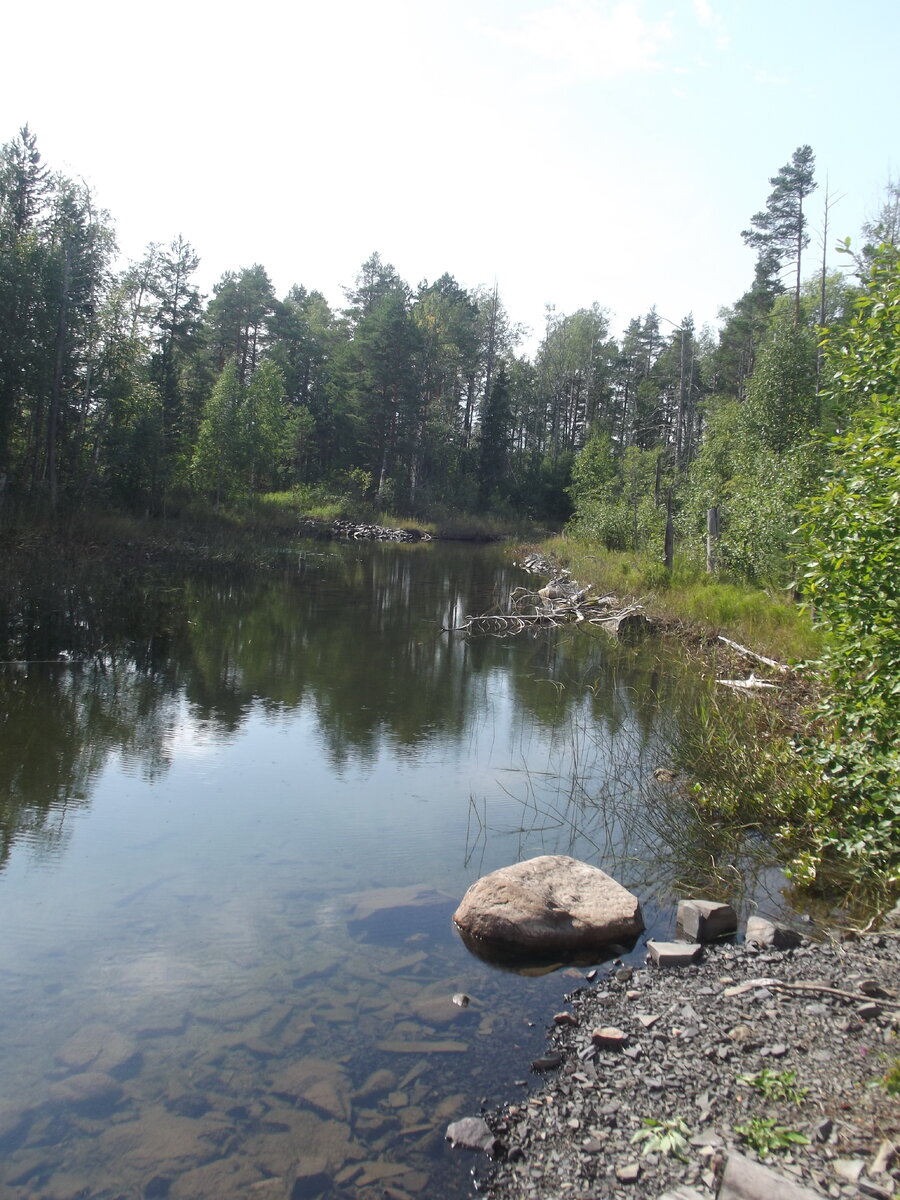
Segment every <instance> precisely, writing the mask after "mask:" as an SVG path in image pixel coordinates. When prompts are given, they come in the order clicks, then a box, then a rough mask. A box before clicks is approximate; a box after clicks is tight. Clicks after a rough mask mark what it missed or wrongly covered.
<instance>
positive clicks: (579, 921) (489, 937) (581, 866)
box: [453, 854, 644, 953]
mask: <svg viewBox="0 0 900 1200" xmlns="http://www.w3.org/2000/svg"><path fill="white" fill-rule="evenodd" d="M453 920H454V922H455V923H456V926H457V928H458V929H459V930H460V931H461V932H462V934H463V935H464V936H465V937H466V938H475V939H481V940H484V941H486V942H492V943H495V944H497V943H500V944H505V945H510V946H515V947H517V948H519V949H522V950H525V951H534V952H537V953H540V952H546V951H554V950H585V949H589V948H594V947H598V948H599V947H601V946H605V945H608V944H609V943H611V942H628V941H629V940H631V939H633V938H636V937H637V935H638V934H639V933H640V932H641V930H642V929H643V928H644V921H643V918H642V917H641V906H640V904H639V902H638V900H637V897H636V896H633V895H632V894H631V893H630V892H629V891H627V890H626V889H625V888H623V887H622V885H621V884H619V883H616V881H615V880H614V879H612V878H611V877H610V876H609V875H607V874H605V872H603V871H600V870H598V868H597V867H592V866H590V865H589V864H588V863H583V862H579V861H578V859H575V858H569V857H568V856H567V855H564V854H543V855H541V856H540V858H531V859H528V860H527V861H526V862H520V863H516V864H515V865H514V866H511V867H502V868H501V869H500V870H499V871H494V872H492V873H491V874H490V875H485V876H484V877H483V878H481V879H479V880H478V881H477V883H473V884H472V886H471V887H470V888H469V890H468V891H467V892H466V894H465V896H463V899H462V903H461V904H460V906H459V908H458V909H457V910H456V912H455V913H454V914H453Z"/></svg>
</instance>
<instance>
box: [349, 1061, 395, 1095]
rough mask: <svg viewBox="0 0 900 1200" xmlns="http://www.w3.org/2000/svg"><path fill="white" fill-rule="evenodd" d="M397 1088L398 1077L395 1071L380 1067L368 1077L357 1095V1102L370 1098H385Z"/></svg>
mask: <svg viewBox="0 0 900 1200" xmlns="http://www.w3.org/2000/svg"><path fill="white" fill-rule="evenodd" d="M396 1086H397V1076H396V1075H395V1074H394V1072H393V1071H388V1070H387V1069H386V1068H385V1067H380V1068H379V1069H378V1070H377V1071H373V1072H372V1073H371V1075H369V1076H368V1078H367V1079H366V1081H365V1082H364V1083H363V1085H362V1087H361V1088H359V1089H358V1091H357V1093H356V1098H357V1100H368V1099H369V1097H370V1096H383V1095H385V1094H386V1093H387V1092H392V1091H393V1090H394V1089H395V1088H396Z"/></svg>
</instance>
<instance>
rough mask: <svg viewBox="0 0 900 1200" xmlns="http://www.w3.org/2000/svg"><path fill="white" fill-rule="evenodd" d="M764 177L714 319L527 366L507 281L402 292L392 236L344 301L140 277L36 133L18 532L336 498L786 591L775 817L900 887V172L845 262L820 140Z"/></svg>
mask: <svg viewBox="0 0 900 1200" xmlns="http://www.w3.org/2000/svg"><path fill="white" fill-rule="evenodd" d="M768 187H769V189H770V190H769V193H768V196H767V198H766V199H765V200H764V204H763V207H762V208H760V209H759V210H758V211H756V212H755V213H753V214H752V215H751V216H749V217H748V226H747V228H746V229H745V230H743V231H736V232H735V236H736V237H737V236H740V237H742V238H743V239H744V241H745V243H746V244H747V245H748V246H749V247H751V248H752V249H754V250H755V251H756V265H755V271H754V274H753V277H752V279H750V280H749V281H748V283H749V286H748V288H747V290H746V291H745V292H744V294H743V295H742V296H740V297H738V298H737V299H736V300H734V301H733V302H732V303H730V304H729V305H728V306H726V307H723V309H722V311H721V329H720V330H719V331H718V332H713V331H711V330H709V329H708V328H704V329H702V330H698V329H697V328H695V325H694V322H693V320H692V318H691V316H690V314H687V315H684V316H682V317H680V318H679V319H678V323H677V324H675V323H674V321H673V320H672V319H670V318H666V317H664V316H661V315H660V314H659V313H657V312H656V311H655V310H651V311H650V312H649V313H646V314H643V315H640V316H635V317H634V318H633V319H632V320H631V321H629V322H628V324H627V326H626V327H625V329H624V332H623V333H622V334H621V335H620V336H616V335H614V333H613V331H612V326H611V320H610V316H609V312H608V310H607V309H605V308H604V307H603V306H602V305H601V304H600V303H595V304H593V305H592V306H591V307H589V308H583V309H579V310H578V311H576V312H573V313H570V314H564V313H561V312H557V311H556V310H555V309H553V308H552V307H548V309H547V313H546V324H545V328H544V330H543V336H542V338H541V340H540V343H539V345H538V346H537V349H536V351H535V352H534V354H533V356H531V357H529V356H528V355H526V354H523V353H521V351H520V346H521V344H522V342H523V339H524V331H523V330H522V329H521V328H520V327H518V326H517V325H516V324H515V323H514V322H513V320H512V319H511V317H510V315H509V313H508V312H507V309H506V307H505V305H504V303H503V300H502V298H501V296H500V293H499V289H498V288H497V287H494V288H493V289H485V288H476V289H474V290H467V289H466V288H465V287H463V286H461V285H460V284H459V283H458V282H457V280H456V279H455V278H454V277H453V276H452V275H451V274H449V273H446V274H444V275H442V276H441V277H440V278H438V279H436V280H433V281H431V282H429V281H428V280H423V281H421V282H419V283H418V284H417V285H416V286H415V287H413V286H411V285H410V284H409V283H407V282H406V281H405V280H403V279H402V278H401V277H400V276H399V274H398V273H397V271H396V270H395V269H394V268H393V267H392V266H391V265H390V263H389V262H387V261H385V260H384V259H383V258H382V257H381V256H380V254H378V253H373V254H372V255H371V256H370V257H369V258H368V259H367V261H366V262H364V263H363V264H362V265H361V266H360V268H359V272H358V274H357V277H356V280H355V282H354V284H353V286H352V287H350V288H348V289H347V290H346V296H345V306H344V307H343V308H340V309H335V308H332V307H331V305H330V304H329V303H328V302H327V300H326V298H325V296H324V295H323V294H322V293H321V292H319V291H316V290H315V289H314V288H310V287H307V286H306V285H305V284H300V283H297V284H295V285H294V286H293V287H292V288H291V289H290V290H289V291H288V293H287V294H286V295H285V296H284V297H283V298H281V299H279V298H278V297H277V296H276V295H275V292H274V289H273V285H272V283H271V280H270V278H269V275H268V274H267V271H266V269H265V268H264V267H263V266H262V265H260V264H253V265H251V266H247V267H239V268H236V269H235V270H233V271H228V272H226V273H225V274H224V275H223V276H222V278H221V279H220V280H219V281H218V282H217V283H216V284H215V285H214V286H213V288H212V294H211V295H210V296H203V295H202V294H201V292H200V290H199V288H198V286H197V284H196V282H195V277H196V273H197V269H198V266H199V258H198V255H197V253H196V251H195V250H194V248H193V247H192V245H191V244H190V242H188V241H187V240H186V239H185V238H184V237H183V236H179V237H176V238H175V239H174V240H173V241H171V242H169V243H168V244H159V243H152V244H151V245H149V246H148V248H147V250H146V253H145V254H144V256H143V257H142V258H141V260H140V261H138V262H132V263H129V264H128V265H127V266H126V267H124V268H122V267H120V266H118V265H117V264H118V255H117V247H116V238H115V232H114V225H113V220H112V218H111V216H110V215H109V214H108V213H107V212H105V211H104V210H103V208H102V207H100V205H99V203H98V201H97V198H96V197H95V196H93V195H92V194H91V192H90V190H89V189H88V188H87V187H86V185H85V184H84V183H82V182H80V181H77V180H73V179H71V178H67V177H66V176H65V175H62V174H60V173H58V172H54V171H52V170H51V169H50V167H49V166H48V165H46V164H45V163H44V162H43V161H42V157H41V154H40V151H39V149H38V145H37V141H36V138H35V135H34V134H33V133H32V131H31V130H30V129H28V128H27V127H25V128H23V129H22V130H20V131H19V133H18V134H17V135H16V136H15V137H13V138H12V140H11V141H9V142H8V143H7V144H5V145H4V146H3V147H2V150H0V523H2V524H3V525H4V526H5V527H6V529H7V530H9V529H11V528H16V527H17V528H23V527H28V526H29V525H34V524H36V523H41V522H44V523H46V522H48V521H49V522H50V523H51V524H52V522H53V521H54V520H55V519H56V517H57V515H59V514H62V513H71V512H74V511H82V512H88V513H90V512H102V511H110V510H112V511H126V512H129V513H132V514H134V515H135V516H137V517H141V518H143V517H148V518H153V517H158V516H166V517H177V516H178V515H179V514H180V513H182V512H185V511H189V510H190V507H191V506H192V505H193V506H197V505H205V506H206V507H207V508H208V509H212V508H215V509H216V510H218V509H219V507H220V506H221V505H226V506H227V505H230V504H231V505H233V504H240V503H242V502H245V501H247V500H248V499H252V498H253V497H256V496H265V495H269V494H272V493H281V494H288V495H290V496H291V498H292V500H293V502H294V503H295V504H296V507H297V508H298V509H299V510H301V511H303V510H306V509H311V508H313V507H315V505H316V504H317V503H320V502H321V501H322V500H323V499H327V498H335V497H337V498H340V500H341V503H342V505H343V507H344V509H345V510H347V511H350V512H352V511H353V510H354V508H356V509H358V510H359V511H370V512H371V511H384V512H387V513H392V514H404V515H407V516H409V517H410V518H412V517H419V518H423V519H426V520H435V519H438V520H439V519H440V518H441V517H442V516H446V515H447V514H451V513H472V514H475V513H480V514H490V515H492V516H494V517H495V518H497V519H498V520H500V521H506V522H510V523H512V522H514V521H515V520H516V519H519V518H530V519H531V520H533V521H535V522H540V523H542V524H543V525H544V526H551V527H555V528H561V527H563V526H565V527H566V528H567V530H568V532H569V535H570V536H572V537H574V538H581V539H583V540H585V541H587V542H589V543H590V544H591V545H594V546H597V547H602V548H605V549H606V550H609V551H628V552H632V553H635V554H637V555H643V556H644V557H645V558H649V559H650V560H652V561H653V562H654V563H656V564H657V568H658V571H659V572H660V573H663V574H665V573H667V572H670V571H671V570H672V568H673V565H674V564H675V563H676V560H677V561H679V562H681V563H686V564H689V565H691V566H692V567H693V569H695V570H697V571H700V572H705V573H708V574H710V575H716V576H718V577H721V578H733V579H739V580H743V581H748V582H751V583H756V584H765V585H774V586H777V587H778V588H782V589H784V588H790V589H793V591H794V592H795V594H797V595H798V596H802V597H804V598H805V599H806V601H807V602H808V603H809V604H810V605H811V608H812V612H813V614H814V616H815V619H816V620H817V621H818V622H819V623H820V625H821V626H822V627H823V628H824V629H825V630H826V633H827V645H826V650H825V652H824V655H823V658H822V660H821V662H820V663H819V664H818V668H817V669H818V671H819V676H820V678H821V679H822V680H827V685H828V686H827V688H826V689H825V690H824V692H823V695H824V699H822V700H821V701H820V702H819V707H818V709H817V710H816V712H815V713H814V715H813V718H812V722H811V724H810V726H809V732H808V733H807V735H806V740H805V742H804V744H803V747H802V749H803V754H802V756H801V758H800V759H798V760H797V761H796V762H795V763H794V767H793V768H792V770H791V771H790V772H789V773H788V774H789V778H788V779H787V781H786V782H784V781H782V782H781V783H779V785H778V787H779V789H780V794H781V795H782V797H783V800H782V801H780V803H781V804H782V808H783V813H784V814H785V816H786V818H789V821H790V822H791V823H792V825H793V827H794V828H798V827H803V828H809V829H816V830H818V831H819V832H818V834H817V840H816V839H814V841H815V845H814V846H813V849H812V850H811V851H810V853H809V864H810V870H813V869H814V865H815V863H816V862H817V861H818V856H819V855H820V854H821V852H822V850H823V848H825V847H826V846H831V848H832V849H833V850H835V851H836V852H837V853H838V854H842V855H844V856H845V857H846V856H850V857H853V856H854V855H855V856H858V857H859V856H861V857H862V858H863V859H865V861H866V862H869V863H874V864H875V865H876V866H877V867H878V869H879V870H881V871H883V872H885V873H886V874H887V876H889V877H890V878H894V879H896V877H897V871H896V862H897V844H896V842H897V837H896V828H897V818H898V816H900V751H898V749H897V748H896V745H895V731H896V728H897V726H898V724H900V632H898V630H900V613H898V603H900V601H898V594H897V591H898V589H897V585H896V580H897V578H898V577H900V575H898V573H900V401H898V392H900V255H898V246H900V184H897V183H895V182H892V183H889V184H888V185H887V187H886V190H885V197H884V202H883V207H882V210H881V212H880V213H879V214H878V215H877V217H875V218H874V219H873V220H872V221H871V222H869V223H868V224H867V225H866V226H864V228H863V229H862V230H861V231H860V232H859V236H858V238H857V239H856V240H855V241H854V242H852V243H851V241H850V240H849V239H843V240H842V241H841V242H840V243H839V248H840V249H841V250H842V251H843V254H844V259H845V262H846V264H847V266H846V269H844V270H841V271H837V272H834V271H829V270H828V269H827V265H826V264H827V251H828V248H829V238H830V237H833V234H832V233H830V231H829V216H830V209H831V207H832V200H831V198H830V197H829V195H828V194H825V195H824V198H822V197H821V195H820V196H816V192H817V182H816V178H815V159H814V154H813V151H812V149H811V147H809V146H805V145H804V146H800V147H798V148H797V149H796V150H795V151H794V152H793V154H792V155H791V157H790V159H789V161H788V162H786V163H785V164H784V165H783V166H782V167H781V168H780V169H779V170H778V171H777V172H776V173H775V175H774V176H773V177H772V178H771V179H769V180H768ZM765 191H766V183H765V182H764V181H761V186H760V196H761V197H762V196H763V195H764V194H765ZM752 207H753V204H752V203H751V204H748V211H749V210H751V209H752ZM813 229H817V230H818V246H816V245H815V244H814V243H813V239H812V236H811V232H812V230H813ZM310 282H312V281H310ZM785 746H786V743H785ZM782 749H783V750H784V753H785V754H790V753H793V750H790V748H788V749H784V747H782ZM795 749H796V747H794V750H795ZM779 752H781V751H779ZM797 763H799V764H800V766H799V767H798V766H797ZM838 813H840V814H842V815H841V816H840V819H839V818H838Z"/></svg>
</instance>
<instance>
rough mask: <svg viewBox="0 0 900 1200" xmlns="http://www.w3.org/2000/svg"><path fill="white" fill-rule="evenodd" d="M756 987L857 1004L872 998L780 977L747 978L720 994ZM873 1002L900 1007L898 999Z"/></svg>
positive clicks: (728, 994)
mask: <svg viewBox="0 0 900 1200" xmlns="http://www.w3.org/2000/svg"><path fill="white" fill-rule="evenodd" d="M758 988H769V989H770V990H771V991H777V992H806V993H810V992H815V993H816V994H818V995H823V996H837V997H838V999H840V1000H853V1001H855V1002H856V1003H857V1004H859V1003H860V1002H862V1003H865V1002H866V1001H871V1000H872V999H873V998H872V997H871V996H870V995H868V993H867V992H845V991H843V990H842V989H841V988H834V987H829V986H828V984H826V983H815V982H806V981H804V982H800V983H785V982H784V981H783V980H781V979H748V980H747V982H746V983H739V984H738V985H737V986H736V987H728V988H726V989H725V991H724V992H723V993H722V994H723V996H743V995H744V994H745V993H747V992H755V991H756V990H757V989H758ZM874 1003H875V1004H882V1005H886V1006H887V1007H888V1008H900V1000H890V999H887V998H883V997H881V996H877V997H875V999H874Z"/></svg>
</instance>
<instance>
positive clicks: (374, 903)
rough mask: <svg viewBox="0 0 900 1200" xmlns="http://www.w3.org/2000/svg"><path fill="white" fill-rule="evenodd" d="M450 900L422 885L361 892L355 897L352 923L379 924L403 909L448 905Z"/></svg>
mask: <svg viewBox="0 0 900 1200" xmlns="http://www.w3.org/2000/svg"><path fill="white" fill-rule="evenodd" d="M449 900H450V897H449V896H445V895H444V894H443V893H441V892H439V891H437V890H436V889H435V888H433V887H429V886H428V885H427V884H421V883H415V884H412V885H411V886H410V887H389V888H374V889H372V890H371V891H368V892H359V893H358V894H357V895H356V896H354V897H353V901H354V904H353V910H352V911H351V913H350V921H351V922H352V923H354V924H357V923H363V924H365V923H368V922H377V921H378V920H379V919H380V918H383V917H385V916H386V915H387V914H388V913H394V912H397V911H402V910H403V909H414V908H431V907H432V906H433V905H436V904H446V903H447V902H448V901H449Z"/></svg>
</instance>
